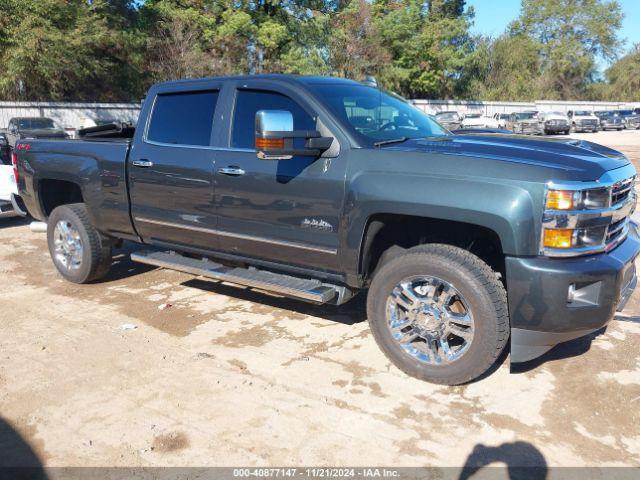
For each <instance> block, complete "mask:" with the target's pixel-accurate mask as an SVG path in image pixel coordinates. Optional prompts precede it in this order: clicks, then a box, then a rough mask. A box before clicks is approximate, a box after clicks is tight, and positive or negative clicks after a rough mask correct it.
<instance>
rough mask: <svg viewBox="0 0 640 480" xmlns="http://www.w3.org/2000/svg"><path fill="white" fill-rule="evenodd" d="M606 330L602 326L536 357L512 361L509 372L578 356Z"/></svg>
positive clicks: (531, 368) (520, 371)
mask: <svg viewBox="0 0 640 480" xmlns="http://www.w3.org/2000/svg"><path fill="white" fill-rule="evenodd" d="M606 331H607V327H603V328H601V329H600V330H597V331H595V332H593V333H590V334H589V335H585V336H584V337H580V338H576V339H575V340H570V341H568V342H563V343H560V344H558V345H556V346H555V347H553V348H552V349H551V350H549V351H548V352H547V353H545V354H544V355H542V356H540V357H538V358H534V359H533V360H530V361H528V362H522V363H513V364H511V373H525V372H529V371H531V370H535V369H536V368H538V367H539V366H541V365H542V364H544V363H547V362H554V361H556V360H564V359H566V358H572V357H579V356H580V355H583V354H584V353H586V352H588V351H589V349H590V348H591V344H592V343H593V340H594V339H596V338H597V337H599V336H600V335H603V334H604V333H605V332H606Z"/></svg>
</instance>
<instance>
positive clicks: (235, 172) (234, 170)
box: [218, 167, 246, 177]
mask: <svg viewBox="0 0 640 480" xmlns="http://www.w3.org/2000/svg"><path fill="white" fill-rule="evenodd" d="M218 173H221V174H223V175H231V176H232V177H239V176H240V175H244V174H245V173H246V172H245V171H244V170H243V169H241V168H239V167H223V168H219V169H218Z"/></svg>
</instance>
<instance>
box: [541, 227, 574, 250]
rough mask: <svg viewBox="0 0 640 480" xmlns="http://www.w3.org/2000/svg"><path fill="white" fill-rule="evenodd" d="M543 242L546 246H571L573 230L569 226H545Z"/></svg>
mask: <svg viewBox="0 0 640 480" xmlns="http://www.w3.org/2000/svg"><path fill="white" fill-rule="evenodd" d="M543 243H544V246H545V247H546V248H571V247H572V245H573V230H572V229H570V228H547V229H545V231H544V242H543Z"/></svg>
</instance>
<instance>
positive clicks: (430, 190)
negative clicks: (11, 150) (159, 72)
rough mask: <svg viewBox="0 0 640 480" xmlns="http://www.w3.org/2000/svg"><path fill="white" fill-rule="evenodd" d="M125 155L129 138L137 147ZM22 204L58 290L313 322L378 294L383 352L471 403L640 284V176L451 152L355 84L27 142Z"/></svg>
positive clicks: (188, 109) (317, 83) (174, 98)
mask: <svg viewBox="0 0 640 480" xmlns="http://www.w3.org/2000/svg"><path fill="white" fill-rule="evenodd" d="M128 137H130V138H128ZM16 153H17V167H18V183H19V191H20V195H21V196H22V198H23V199H24V201H25V203H26V205H27V207H28V210H29V212H30V213H31V215H33V216H34V217H36V218H37V219H41V220H43V221H47V222H48V230H47V236H48V244H49V249H50V252H51V256H52V258H53V262H54V264H55V266H56V268H57V269H58V270H59V272H60V274H61V275H62V276H63V277H64V278H66V279H68V280H70V281H72V282H76V283H85V282H91V281H96V280H98V279H100V278H101V277H103V276H105V275H106V274H107V272H108V270H109V267H110V264H111V252H112V248H113V247H114V246H115V245H117V244H118V242H119V241H121V240H122V239H126V240H130V241H133V242H137V243H140V244H146V245H149V246H153V248H151V249H147V250H141V251H138V252H136V253H134V254H133V255H132V259H133V260H134V261H137V262H142V263H146V264H150V265H155V266H159V267H165V268H170V269H175V270H180V271H184V272H189V273H191V274H194V275H200V276H204V277H208V278H211V279H214V280H219V281H227V282H232V283H236V284H240V285H245V286H248V287H253V288H257V289H260V290H267V291H272V292H276V293H278V294H280V295H283V296H288V297H293V298H298V299H301V300H306V301H309V302H315V303H318V304H338V305H339V304H342V303H344V302H346V301H348V300H349V299H351V298H352V297H353V296H354V295H356V294H357V293H358V292H363V291H366V292H367V295H368V298H367V313H368V318H369V322H370V326H371V331H372V333H373V337H374V338H375V340H376V341H377V343H378V344H379V346H380V348H381V349H382V350H383V351H384V353H385V354H386V355H387V356H388V358H389V359H390V360H391V361H392V362H393V363H394V364H395V365H397V366H398V367H399V368H400V369H401V370H403V371H404V372H406V373H407V374H409V375H412V376H415V377H417V378H420V379H423V380H427V381H431V382H437V383H443V384H461V383H465V382H468V381H470V380H473V379H476V378H478V377H480V376H481V375H483V374H484V373H485V372H487V371H488V370H489V369H490V368H491V366H492V365H493V364H494V363H495V362H496V361H497V359H498V358H499V356H500V355H501V352H502V351H503V350H504V348H505V346H506V345H507V342H508V340H509V339H510V347H511V361H512V362H524V361H528V360H531V359H533V358H536V357H537V356H539V355H541V354H543V353H544V352H546V351H548V350H549V349H550V348H551V347H552V346H553V345H556V344H558V343H561V342H564V341H566V340H570V339H573V338H576V337H580V336H582V335H585V334H588V333H590V332H593V331H596V330H598V329H600V328H602V327H603V326H605V325H606V324H607V322H608V321H609V320H610V319H611V318H612V316H613V314H614V312H615V311H616V309H621V308H622V307H623V306H624V304H625V302H626V300H627V299H628V298H629V295H630V294H631V292H632V291H633V289H634V287H635V285H636V275H635V267H634V260H635V258H636V256H637V254H638V252H639V250H640V240H639V238H638V234H637V232H636V227H635V224H634V223H633V222H631V220H630V216H631V213H632V212H633V210H634V208H635V205H636V194H635V191H634V183H635V176H636V171H635V169H634V167H633V166H632V165H631V164H630V162H629V160H628V159H627V158H625V156H624V155H623V154H621V153H620V152H617V151H615V150H611V149H609V148H605V147H602V146H599V145H596V144H594V143H590V142H586V141H577V140H570V139H554V140H543V139H537V138H531V137H520V136H511V135H491V134H484V135H452V134H450V133H449V132H448V131H446V130H445V129H444V128H443V127H441V126H440V125H438V124H437V122H435V121H434V120H432V119H431V118H430V117H429V116H427V115H426V114H424V113H422V112H421V111H419V110H418V109H416V108H414V107H413V106H412V105H410V104H409V103H408V102H406V101H403V100H402V99H400V98H398V97H397V96H395V95H392V94H387V93H385V92H384V91H381V90H378V89H377V88H375V87H372V86H367V85H363V84H360V83H357V82H355V81H350V80H344V79H335V78H320V77H294V76H282V75H265V76H249V77H226V78H210V79H200V80H188V81H178V82H170V83H163V84H159V85H155V86H154V87H152V88H151V90H150V91H149V93H148V96H147V98H146V100H145V102H144V105H143V107H142V111H141V115H140V119H139V123H138V128H136V129H135V130H134V129H133V128H129V129H118V128H115V126H113V125H112V126H105V127H97V128H95V129H91V130H90V131H87V132H85V135H84V138H83V139H80V140H61V141H46V140H23V141H20V142H18V145H17V147H16Z"/></svg>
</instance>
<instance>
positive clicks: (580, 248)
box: [541, 164, 637, 257]
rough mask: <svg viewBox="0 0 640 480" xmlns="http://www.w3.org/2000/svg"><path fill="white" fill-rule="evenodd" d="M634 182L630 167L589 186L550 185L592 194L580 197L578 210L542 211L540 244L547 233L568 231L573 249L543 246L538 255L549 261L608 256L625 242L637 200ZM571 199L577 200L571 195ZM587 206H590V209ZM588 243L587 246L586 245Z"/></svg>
mask: <svg viewBox="0 0 640 480" xmlns="http://www.w3.org/2000/svg"><path fill="white" fill-rule="evenodd" d="M635 180H636V175H635V169H634V168H633V166H632V165H631V164H629V165H627V166H625V167H621V168H619V169H616V170H612V171H610V172H607V173H605V174H604V175H602V176H601V177H600V178H599V179H598V180H596V181H594V182H589V184H588V185H585V184H584V183H582V182H568V183H552V184H551V185H550V188H551V189H556V190H562V189H566V190H570V191H572V190H575V191H576V192H583V194H586V193H587V192H592V193H593V194H592V195H582V196H581V200H580V201H581V204H580V205H581V208H580V209H576V210H571V211H562V210H553V209H549V210H545V211H544V214H543V217H542V225H543V229H542V231H543V242H542V243H544V232H545V231H546V229H571V230H574V232H577V234H574V243H575V244H576V246H574V247H571V248H553V247H549V248H545V247H544V246H543V247H542V248H541V253H542V254H544V255H547V256H552V257H571V256H578V255H587V254H594V253H601V252H609V251H611V250H613V249H614V248H616V247H617V246H618V245H619V244H620V243H622V242H623V241H624V240H625V239H626V238H627V235H628V233H629V230H630V228H631V223H632V222H631V215H632V214H633V212H634V210H635V207H636V199H637V196H636V191H635ZM574 198H578V197H576V196H575V195H574ZM596 200H597V201H596ZM589 202H592V204H591V206H589V205H590V203H589ZM593 202H595V203H593ZM598 202H599V203H598ZM594 205H596V206H594ZM597 205H600V206H597ZM602 205H604V206H602ZM587 241H589V242H590V243H589V244H586V242H587Z"/></svg>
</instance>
